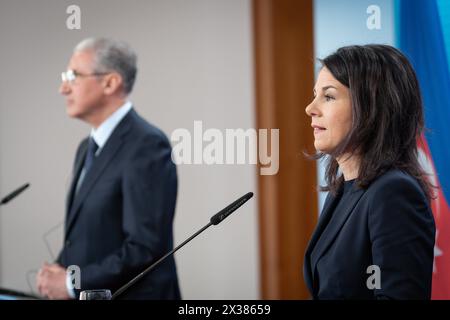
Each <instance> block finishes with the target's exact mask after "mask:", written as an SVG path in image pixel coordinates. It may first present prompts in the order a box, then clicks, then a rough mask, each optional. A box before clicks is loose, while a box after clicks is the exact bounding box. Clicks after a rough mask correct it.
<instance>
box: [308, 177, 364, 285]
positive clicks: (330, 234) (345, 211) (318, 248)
mask: <svg viewBox="0 0 450 320" xmlns="http://www.w3.org/2000/svg"><path fill="white" fill-rule="evenodd" d="M364 192H365V190H363V189H359V188H357V186H356V184H354V185H353V186H352V189H351V190H350V193H349V194H348V195H346V196H345V199H344V201H345V203H344V204H343V207H342V209H341V210H342V211H341V212H339V214H338V215H337V216H336V219H334V220H333V222H332V223H331V224H329V222H330V219H331V216H332V215H333V212H334V211H335V207H334V208H330V209H329V211H330V212H327V213H328V215H330V217H329V218H328V220H327V221H326V225H328V227H327V228H326V229H325V226H326V225H325V226H323V227H322V232H321V234H320V235H319V236H320V237H318V239H316V243H315V246H314V248H311V251H310V254H311V266H312V270H311V273H312V278H313V280H314V270H315V268H316V266H317V262H318V261H319V259H320V258H321V257H322V256H323V255H324V254H325V252H326V251H327V250H328V248H329V247H330V246H331V244H332V243H333V241H334V240H335V239H336V237H337V235H338V234H339V232H340V230H341V229H342V227H343V226H344V223H345V222H346V221H347V219H348V217H349V216H350V213H351V212H352V211H353V208H354V207H355V206H356V204H357V203H358V201H359V199H360V198H361V196H362V195H363V194H364ZM334 214H336V212H334Z"/></svg>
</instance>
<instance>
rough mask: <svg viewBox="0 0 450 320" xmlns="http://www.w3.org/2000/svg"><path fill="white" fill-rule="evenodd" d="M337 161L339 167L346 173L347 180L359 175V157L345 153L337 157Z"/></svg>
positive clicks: (345, 178)
mask: <svg viewBox="0 0 450 320" xmlns="http://www.w3.org/2000/svg"><path fill="white" fill-rule="evenodd" d="M336 161H337V162H338V164H339V168H340V169H341V171H342V174H343V175H344V180H345V181H348V180H353V179H356V178H357V177H358V173H359V164H360V160H359V158H358V157H356V156H354V155H352V156H349V155H348V154H345V155H342V156H340V157H339V158H337V159H336Z"/></svg>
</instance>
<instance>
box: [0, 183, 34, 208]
mask: <svg viewBox="0 0 450 320" xmlns="http://www.w3.org/2000/svg"><path fill="white" fill-rule="evenodd" d="M29 186H30V184H29V183H25V184H24V185H23V186H21V187H19V188H17V189H16V190H14V191H13V192H11V193H10V194H8V195H7V196H6V197H4V198H3V199H2V201H0V204H5V203H8V202H9V201H11V200H12V199H14V198H15V197H17V196H18V195H19V194H21V193H22V192H23V191H24V190H25V189H26V188H28V187H29Z"/></svg>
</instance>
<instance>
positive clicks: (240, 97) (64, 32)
mask: <svg viewBox="0 0 450 320" xmlns="http://www.w3.org/2000/svg"><path fill="white" fill-rule="evenodd" d="M71 4H77V5H79V6H80V7H81V13H82V14H81V19H82V25H81V27H82V29H81V30H75V31H73V30H72V31H71V30H68V29H67V28H66V25H65V21H66V17H67V14H66V12H65V11H66V8H67V6H69V5H71ZM88 36H110V37H114V38H117V39H122V40H126V41H127V42H129V43H130V44H131V46H132V47H133V48H134V49H135V50H136V52H137V53H138V59H139V61H138V66H139V72H138V79H137V83H136V86H135V89H134V93H133V94H132V96H131V100H132V101H133V102H134V103H135V105H136V109H137V110H138V112H140V113H141V115H143V116H144V117H145V118H146V119H148V120H149V121H151V122H152V123H154V124H156V125H157V126H159V127H160V128H162V129H163V130H164V131H165V132H166V134H167V135H168V136H170V134H171V133H172V132H173V130H175V129H176V128H187V129H189V130H193V122H194V120H202V121H203V124H204V127H205V128H211V127H215V128H219V129H225V128H251V127H254V123H255V120H254V105H253V104H254V101H253V78H252V77H253V60H252V55H253V53H252V30H251V2H250V0H153V1H149V0H131V1H126V2H125V1H119V0H107V1H106V0H96V1H88V0H83V1H62V0H61V1H51V0H39V1H26V0H1V4H0V40H1V48H2V50H1V51H0V57H1V59H0V70H1V73H0V76H1V85H0V195H5V194H6V193H7V192H9V191H10V190H12V189H14V188H15V187H17V186H19V185H21V184H22V183H24V182H30V183H31V188H30V189H29V190H27V191H26V192H25V193H24V194H22V195H21V196H20V197H18V198H17V199H15V200H14V201H13V202H11V203H10V204H8V205H7V206H5V207H2V208H1V209H0V210H1V211H0V285H1V286H2V287H8V288H13V289H19V290H24V291H29V290H30V289H29V287H28V285H27V281H26V278H27V272H28V271H30V270H33V269H37V268H38V267H39V266H40V264H41V263H42V261H44V260H48V261H51V260H52V258H53V257H52V254H51V252H49V250H48V249H47V247H46V244H45V241H44V239H43V236H44V234H45V233H46V232H47V231H49V230H50V229H51V228H52V227H54V226H56V229H55V230H54V231H52V232H51V233H50V234H49V235H48V236H47V237H46V239H47V241H48V243H49V245H50V248H51V251H52V252H53V254H56V253H57V251H58V250H59V249H60V248H61V244H62V226H59V227H58V224H59V223H61V222H62V221H63V217H64V198H65V194H66V192H67V189H68V186H69V182H70V181H69V177H70V172H71V168H72V163H73V157H74V153H75V149H76V147H77V145H78V142H79V141H80V140H81V139H82V138H83V137H84V136H85V135H87V134H88V132H89V128H88V126H87V125H85V124H83V123H81V122H79V121H78V120H73V119H69V118H68V117H67V116H66V114H65V107H64V102H63V99H62V97H60V96H59V95H58V92H57V89H58V86H59V83H60V76H59V75H60V72H61V71H62V70H64V69H65V68H66V65H67V61H68V59H69V57H70V54H71V51H72V48H73V47H74V45H75V44H76V43H77V42H78V41H80V40H81V39H83V38H85V37H88ZM255 174H256V168H255V166H252V165H234V166H230V165H228V166H218V165H215V166H207V165H197V166H194V165H191V166H189V165H181V166H179V167H178V175H179V197H178V202H177V210H176V219H175V242H176V243H180V242H181V241H183V240H184V239H185V238H187V237H188V236H189V235H190V234H192V233H193V232H195V231H197V229H199V228H200V227H202V226H203V225H205V224H206V223H207V222H208V221H209V217H210V216H211V215H212V214H214V213H215V212H217V211H218V210H219V209H221V208H222V207H224V206H225V205H227V204H228V203H229V202H231V201H232V200H234V199H235V198H237V197H238V196H240V195H242V194H244V193H246V192H248V191H256V175H255ZM256 203H257V198H254V199H252V200H251V201H250V202H249V203H247V204H246V205H245V206H244V207H243V208H242V209H240V211H239V212H238V213H235V214H233V216H231V217H230V218H229V219H228V220H227V221H225V222H224V223H223V224H221V225H219V226H218V227H217V228H214V229H215V230H213V228H210V229H208V230H207V231H206V232H205V233H204V234H202V235H201V236H200V237H198V238H196V239H195V240H194V241H193V242H192V243H191V244H190V245H189V246H188V247H185V248H183V249H181V251H180V252H179V253H177V254H176V261H177V264H178V271H179V277H180V282H181V289H182V294H183V297H184V298H186V299H256V298H259V269H258V263H259V262H258V245H257V237H258V235H257V230H258V228H257V211H256ZM32 276H33V274H31V273H30V278H32ZM33 281H34V280H33Z"/></svg>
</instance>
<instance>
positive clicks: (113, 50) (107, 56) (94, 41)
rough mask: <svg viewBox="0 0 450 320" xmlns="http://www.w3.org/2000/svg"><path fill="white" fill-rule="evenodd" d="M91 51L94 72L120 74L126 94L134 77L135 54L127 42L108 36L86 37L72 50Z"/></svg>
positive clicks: (131, 87)
mask: <svg viewBox="0 0 450 320" xmlns="http://www.w3.org/2000/svg"><path fill="white" fill-rule="evenodd" d="M79 51H92V52H93V53H94V70H93V71H94V72H98V73H103V72H111V71H115V72H117V73H119V74H120V75H121V76H122V79H123V87H124V91H125V93H126V94H129V93H130V92H131V90H132V89H133V85H134V81H135V79H136V73H137V67H136V61H137V56H136V54H135V53H134V51H133V50H132V49H131V48H130V46H129V45H128V44H126V43H125V42H122V41H117V40H113V39H108V38H88V39H84V40H83V41H81V42H80V43H79V44H77V46H76V47H75V50H74V52H79Z"/></svg>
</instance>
